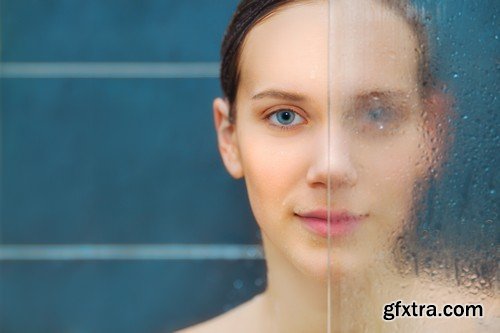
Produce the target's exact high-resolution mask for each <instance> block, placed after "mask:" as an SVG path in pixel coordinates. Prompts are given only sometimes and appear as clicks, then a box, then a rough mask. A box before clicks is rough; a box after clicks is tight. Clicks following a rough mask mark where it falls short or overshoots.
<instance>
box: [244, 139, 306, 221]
mask: <svg viewBox="0 0 500 333" xmlns="http://www.w3.org/2000/svg"><path fill="white" fill-rule="evenodd" d="M304 141H305V140H302V141H301V140H300V138H295V137H294V138H291V137H272V136H270V135H264V134H262V135H259V134H258V133H255V132H254V133H253V135H245V133H242V135H241V136H240V138H239V143H240V144H239V146H240V152H241V160H242V166H243V172H244V177H245V182H246V186H247V190H248V195H249V199H250V204H251V206H252V210H253V212H254V215H255V218H256V219H257V222H258V223H259V225H261V227H262V225H263V224H266V223H269V222H270V221H279V220H280V219H281V218H282V217H283V216H284V215H285V214H287V213H290V212H289V211H287V210H286V206H287V202H288V201H287V199H288V198H290V197H291V195H292V193H293V192H294V189H296V188H297V187H298V186H299V184H300V182H301V181H303V179H304V178H305V174H306V160H305V156H307V154H308V151H307V144H306V142H304Z"/></svg>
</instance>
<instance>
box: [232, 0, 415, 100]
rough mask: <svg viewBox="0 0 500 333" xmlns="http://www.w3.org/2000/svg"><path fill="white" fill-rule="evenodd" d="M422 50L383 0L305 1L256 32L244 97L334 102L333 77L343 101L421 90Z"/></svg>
mask: <svg viewBox="0 0 500 333" xmlns="http://www.w3.org/2000/svg"><path fill="white" fill-rule="evenodd" d="M330 11H331V13H332V16H331V18H329V15H330ZM416 49H417V41H416V36H415V34H414V33H413V32H412V29H411V27H410V26H409V25H408V24H407V23H406V22H405V21H404V19H403V18H402V16H401V15H400V14H398V13H396V12H394V11H392V10H390V9H388V8H386V7H384V6H382V5H381V4H380V3H379V2H378V1H374V0H360V1H337V2H334V5H333V7H330V8H329V5H328V2H327V1H317V2H297V3H294V4H292V5H287V6H284V7H282V8H280V9H279V10H278V11H277V12H275V13H273V14H272V15H271V16H270V17H267V18H266V19H264V20H263V21H262V22H260V23H259V24H258V25H256V26H255V27H253V28H252V30H251V31H250V32H249V33H248V35H247V37H246V39H245V43H244V45H243V47H242V53H241V58H240V90H242V91H244V92H246V93H250V94H251V93H254V92H256V91H258V90H260V89H266V88H279V89H288V90H297V91H301V92H305V93H308V91H309V92H310V93H311V94H315V95H318V94H320V93H321V94H323V95H325V96H326V94H327V86H328V76H329V72H330V74H331V80H332V82H331V87H332V88H333V89H337V90H339V91H338V92H339V93H342V94H348V95H350V94H353V93H356V92H357V91H366V90H374V89H379V90H380V89H383V90H390V89H395V90H408V89H414V88H415V85H416V83H417V82H416V81H417V63H418V56H417V51H416ZM325 96H323V97H325ZM325 98H326V97H325Z"/></svg>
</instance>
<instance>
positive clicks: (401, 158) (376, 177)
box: [360, 131, 425, 225]
mask: <svg viewBox="0 0 500 333" xmlns="http://www.w3.org/2000/svg"><path fill="white" fill-rule="evenodd" d="M422 141H423V140H422V136H421V135H420V133H419V132H418V131H409V132H407V133H406V134H405V135H404V136H399V137H394V138H390V139H388V140H387V142H382V141H381V142H378V143H373V144H372V145H370V146H369V147H367V148H370V149H366V151H365V152H362V153H361V155H360V156H363V157H362V158H363V162H362V163H363V165H364V168H363V169H362V170H364V173H363V179H364V181H365V182H366V186H367V187H368V188H367V189H366V190H367V191H369V192H370V193H371V197H372V198H373V199H372V200H373V201H372V204H373V206H374V211H375V212H376V213H377V214H378V215H380V216H383V221H382V223H384V224H386V225H393V224H395V223H397V224H399V222H400V221H401V220H403V219H406V218H407V217H408V214H409V212H410V211H411V208H412V207H411V205H412V203H413V198H412V196H413V193H414V191H413V189H414V186H415V184H416V182H417V181H418V180H420V179H421V178H423V169H425V165H424V164H425V151H424V149H423V148H422V147H424V145H422V144H421V143H422Z"/></svg>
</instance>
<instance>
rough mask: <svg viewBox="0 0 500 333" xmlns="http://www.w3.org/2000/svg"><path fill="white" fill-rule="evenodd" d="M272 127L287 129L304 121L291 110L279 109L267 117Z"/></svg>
mask: <svg viewBox="0 0 500 333" xmlns="http://www.w3.org/2000/svg"><path fill="white" fill-rule="evenodd" d="M267 119H269V121H270V122H271V124H272V125H273V126H278V127H280V128H283V129H289V128H292V127H295V126H297V125H300V124H302V123H304V122H305V119H304V118H303V117H302V116H300V115H299V114H298V113H297V112H295V111H293V110H291V109H280V110H278V111H275V112H273V113H271V114H270V115H269V116H267Z"/></svg>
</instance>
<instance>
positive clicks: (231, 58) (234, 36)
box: [220, 0, 432, 121]
mask: <svg viewBox="0 0 500 333" xmlns="http://www.w3.org/2000/svg"><path fill="white" fill-rule="evenodd" d="M313 1H325V0H242V1H241V2H240V3H239V5H238V7H237V9H236V12H235V13H234V15H233V18H232V20H231V22H230V23H229V26H228V28H227V30H226V33H225V35H224V39H223V42H222V48H221V59H222V62H221V67H220V80H221V86H222V91H223V92H224V95H225V97H226V98H227V100H228V102H229V105H230V111H229V119H230V121H234V119H235V112H236V110H235V108H234V102H235V101H236V94H237V91H238V83H239V74H240V72H239V59H240V56H241V48H242V45H243V42H244V40H245V38H246V36H247V34H248V32H249V31H250V30H251V29H252V28H253V27H254V26H255V25H256V24H258V23H259V22H260V21H262V20H264V19H265V18H267V17H268V16H269V15H271V14H273V13H274V12H275V11H276V10H277V9H279V8H280V7H283V6H285V5H288V4H292V3H298V2H313ZM376 1H380V2H381V3H382V4H383V5H385V6H386V7H387V8H389V9H392V10H394V11H396V12H397V13H399V14H400V15H401V16H403V17H404V18H405V21H406V22H407V23H408V25H409V26H410V27H411V28H412V29H413V31H414V32H415V35H416V37H417V41H418V44H419V45H418V47H417V49H416V51H417V53H418V56H419V66H418V69H419V74H418V75H419V82H421V87H422V88H423V89H421V90H422V92H423V93H424V94H425V93H426V91H427V87H429V86H430V84H429V83H431V81H432V76H431V74H430V70H429V61H428V42H427V36H426V33H425V28H424V26H423V24H422V22H421V20H420V17H419V15H418V13H417V11H416V10H415V9H414V7H413V6H412V5H411V4H410V2H409V1H408V0H376Z"/></svg>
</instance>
